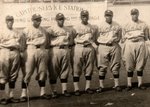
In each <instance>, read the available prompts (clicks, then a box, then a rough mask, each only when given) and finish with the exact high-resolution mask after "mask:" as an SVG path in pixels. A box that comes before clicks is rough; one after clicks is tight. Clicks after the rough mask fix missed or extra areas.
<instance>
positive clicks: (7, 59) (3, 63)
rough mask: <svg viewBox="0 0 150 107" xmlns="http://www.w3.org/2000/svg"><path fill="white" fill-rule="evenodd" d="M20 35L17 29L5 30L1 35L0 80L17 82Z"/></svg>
mask: <svg viewBox="0 0 150 107" xmlns="http://www.w3.org/2000/svg"><path fill="white" fill-rule="evenodd" d="M19 41H20V35H19V33H18V32H17V31H16V30H15V29H12V30H10V29H8V28H5V29H3V30H2V32H1V34H0V57H1V58H0V79H2V80H3V81H5V82H4V83H7V82H15V81H16V79H17V77H18V72H19V65H20V53H19V50H20V43H19Z"/></svg>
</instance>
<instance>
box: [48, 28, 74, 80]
mask: <svg viewBox="0 0 150 107" xmlns="http://www.w3.org/2000/svg"><path fill="white" fill-rule="evenodd" d="M47 31H48V32H49V34H50V36H51V37H50V38H51V44H50V47H51V48H50V51H49V55H50V63H49V73H50V75H49V76H50V81H56V80H57V77H60V79H61V80H63V79H64V80H66V79H67V78H68V74H69V71H70V70H71V59H70V57H71V56H70V51H71V50H70V49H69V46H70V45H72V44H73V37H74V36H73V35H74V31H73V30H72V29H71V28H69V27H66V26H64V27H62V28H61V27H58V26H52V27H50V28H48V29H47Z"/></svg>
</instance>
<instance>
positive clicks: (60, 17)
mask: <svg viewBox="0 0 150 107" xmlns="http://www.w3.org/2000/svg"><path fill="white" fill-rule="evenodd" d="M63 19H65V16H64V14H62V13H58V14H57V15H56V20H63Z"/></svg>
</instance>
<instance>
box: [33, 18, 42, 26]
mask: <svg viewBox="0 0 150 107" xmlns="http://www.w3.org/2000/svg"><path fill="white" fill-rule="evenodd" d="M41 21H42V20H41V19H36V20H32V22H33V26H34V27H35V28H38V27H39V26H40V24H41Z"/></svg>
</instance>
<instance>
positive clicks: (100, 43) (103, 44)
mask: <svg viewBox="0 0 150 107" xmlns="http://www.w3.org/2000/svg"><path fill="white" fill-rule="evenodd" d="M99 45H105V46H113V44H107V43H99Z"/></svg>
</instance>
